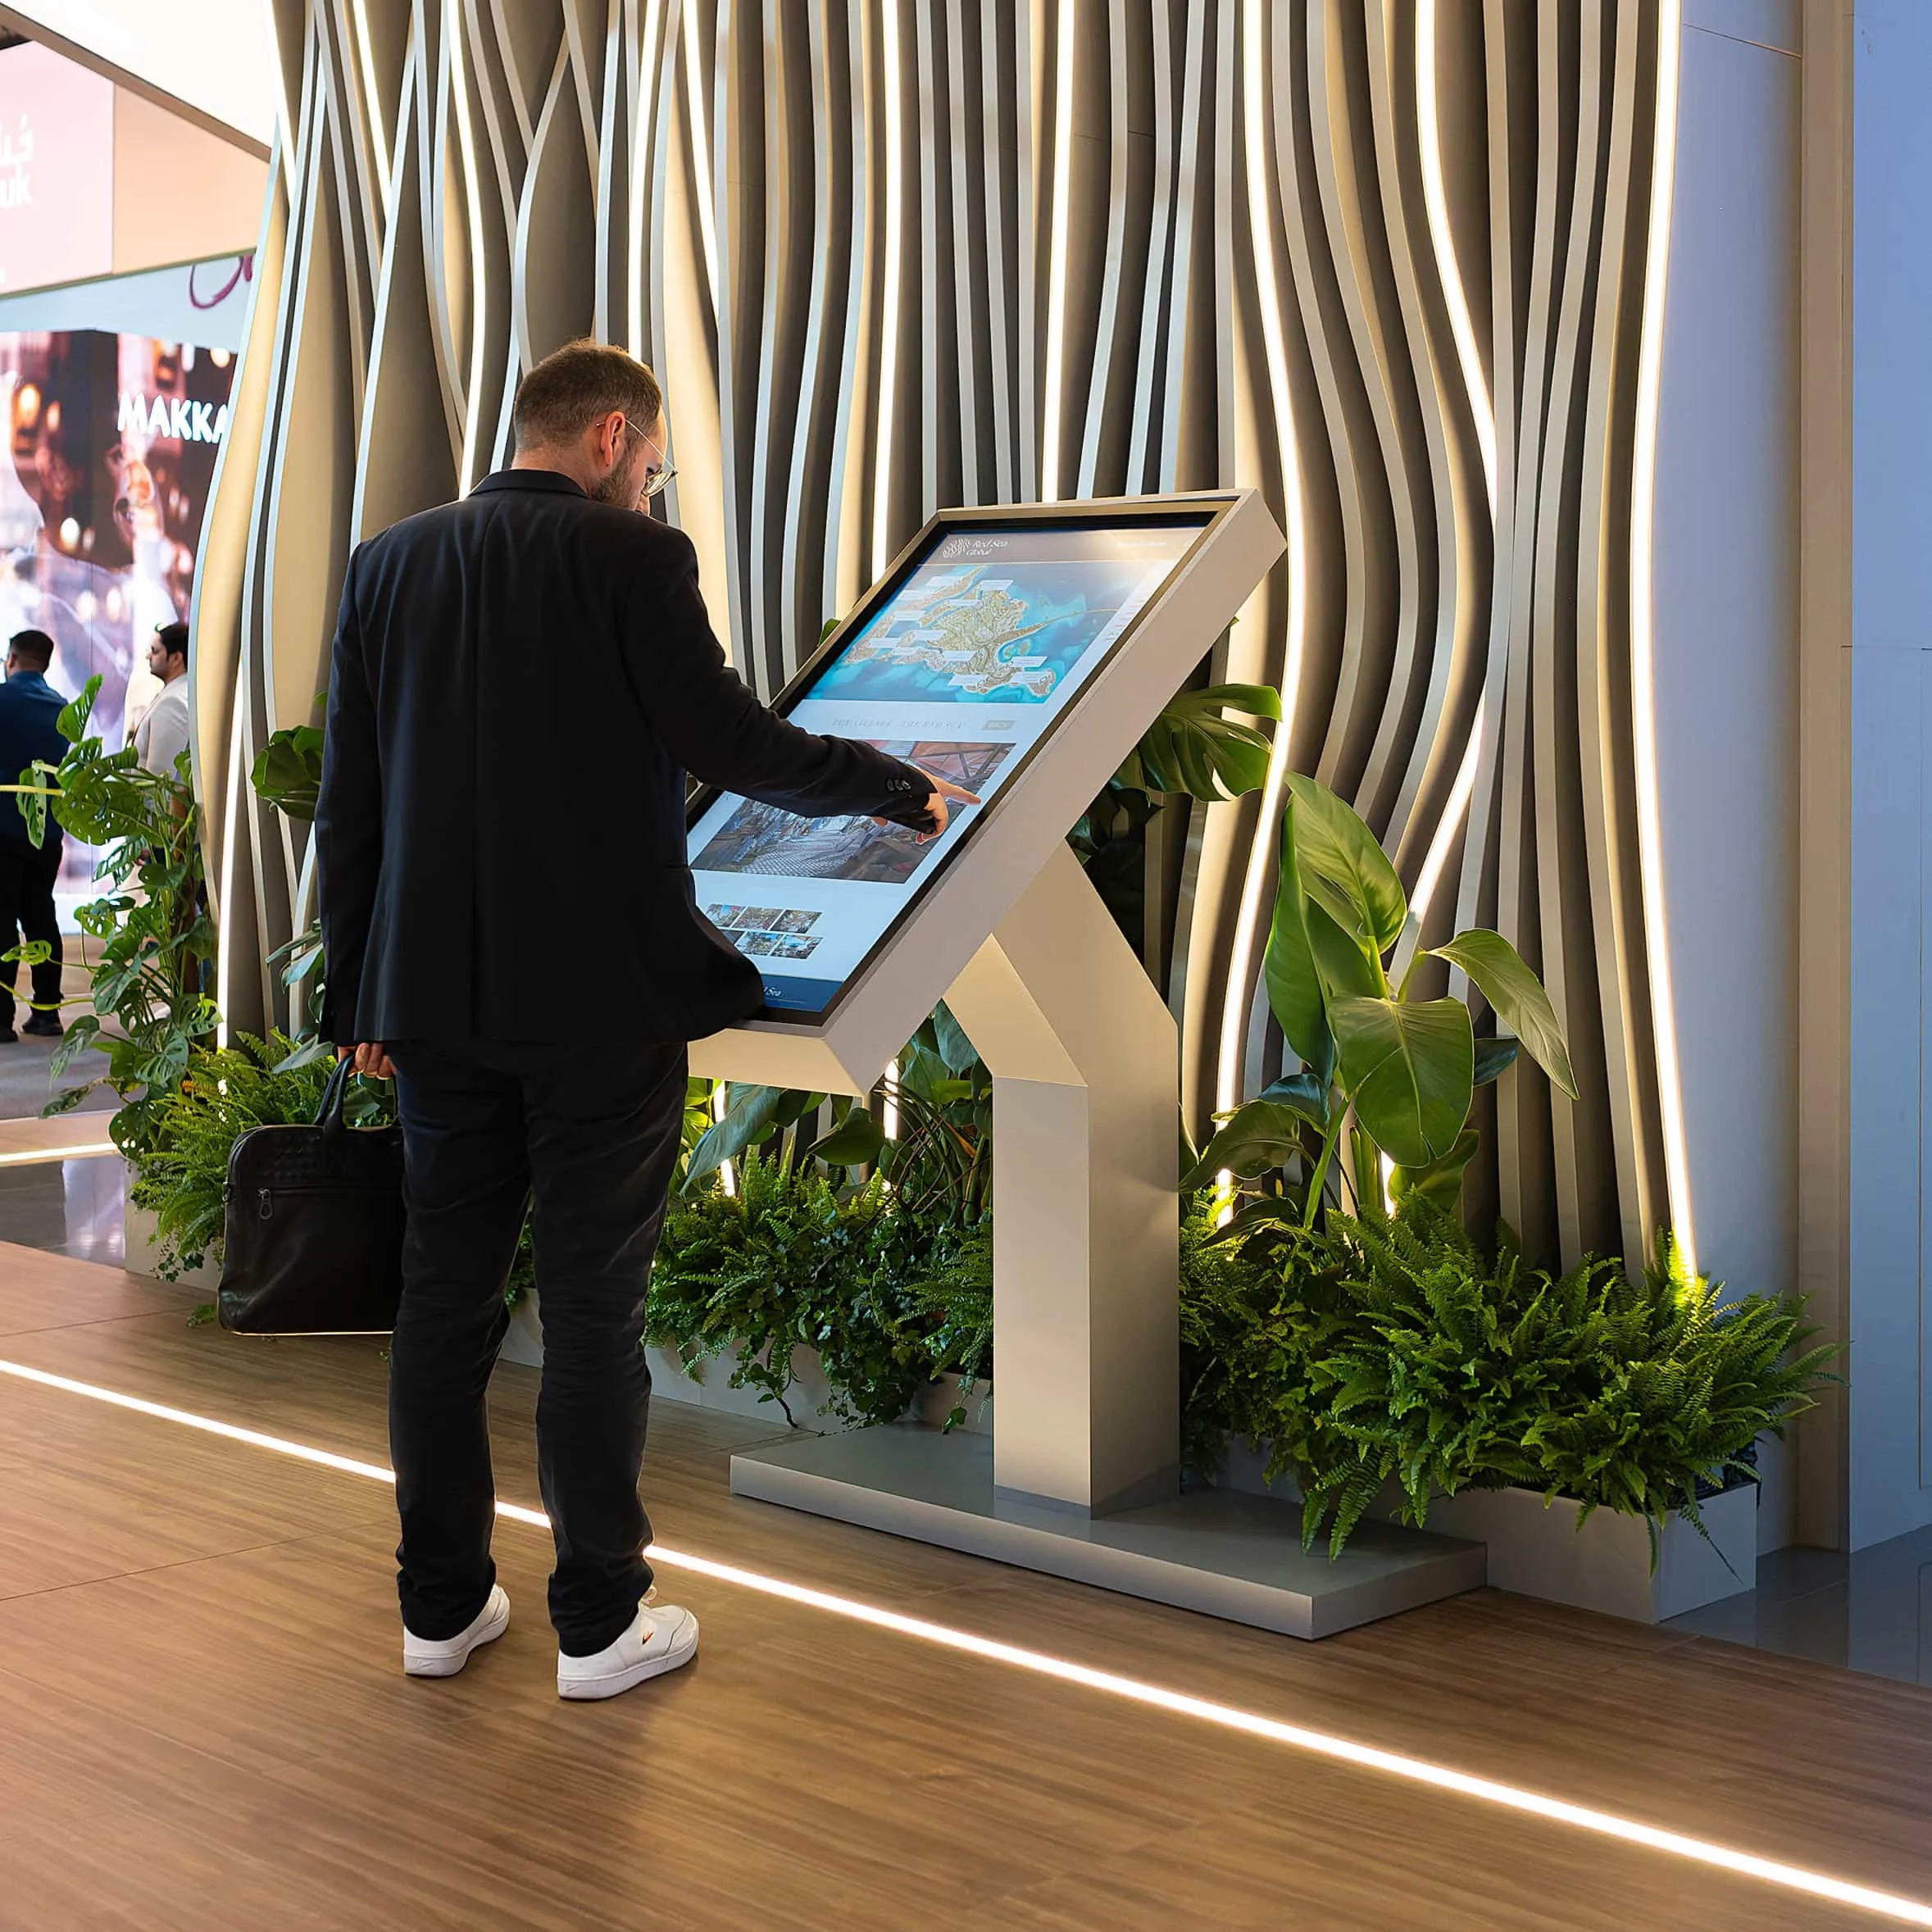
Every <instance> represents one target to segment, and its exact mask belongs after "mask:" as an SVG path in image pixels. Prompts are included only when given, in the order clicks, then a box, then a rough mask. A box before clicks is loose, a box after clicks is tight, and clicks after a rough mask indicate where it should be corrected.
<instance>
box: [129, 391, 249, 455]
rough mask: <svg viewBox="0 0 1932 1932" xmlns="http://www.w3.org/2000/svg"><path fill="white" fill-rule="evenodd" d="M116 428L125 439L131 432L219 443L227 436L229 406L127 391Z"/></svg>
mask: <svg viewBox="0 0 1932 1932" xmlns="http://www.w3.org/2000/svg"><path fill="white" fill-rule="evenodd" d="M116 430H117V433H118V434H120V435H123V436H125V435H126V434H129V432H130V430H131V431H132V432H133V433H134V434H135V435H137V436H149V437H161V436H172V437H173V438H174V439H175V441H176V442H178V443H219V442H220V440H221V439H222V438H223V437H224V436H225V435H226V434H228V405H227V404H226V403H225V402H222V403H212V402H191V401H190V400H189V398H187V397H185V396H143V395H140V394H139V393H134V392H132V391H130V390H125V389H124V390H123V391H122V392H121V395H120V414H119V416H118V419H117V421H116Z"/></svg>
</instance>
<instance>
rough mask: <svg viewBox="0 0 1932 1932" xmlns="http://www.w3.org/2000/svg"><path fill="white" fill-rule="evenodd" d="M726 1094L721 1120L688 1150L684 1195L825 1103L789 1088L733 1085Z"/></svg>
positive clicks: (819, 1094) (820, 1094) (811, 1094)
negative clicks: (729, 1163)
mask: <svg viewBox="0 0 1932 1932" xmlns="http://www.w3.org/2000/svg"><path fill="white" fill-rule="evenodd" d="M727 1093H728V1096H729V1098H728V1103H727V1105H726V1107H725V1117H724V1119H723V1120H721V1121H717V1122H716V1123H715V1124H714V1125H711V1127H710V1128H708V1129H707V1130H706V1132H705V1134H704V1138H703V1139H702V1140H700V1141H699V1142H698V1144H697V1146H696V1147H694V1148H692V1150H691V1159H690V1161H689V1165H688V1166H686V1168H685V1170H684V1188H685V1191H686V1192H687V1193H689V1192H690V1191H691V1190H693V1189H695V1188H696V1186H697V1184H698V1182H699V1181H701V1180H705V1179H706V1178H707V1176H708V1175H713V1174H716V1172H717V1171H718V1170H719V1168H721V1166H724V1164H725V1162H726V1161H730V1160H734V1159H735V1158H736V1157H738V1156H739V1155H740V1154H742V1153H743V1152H744V1151H745V1149H746V1148H748V1147H756V1146H757V1144H758V1143H759V1142H760V1141H761V1140H764V1139H766V1138H767V1137H768V1136H770V1135H771V1134H775V1133H776V1132H777V1131H778V1130H780V1128H783V1127H789V1125H791V1124H792V1122H793V1121H796V1120H799V1119H802V1117H803V1116H805V1115H807V1114H808V1113H810V1112H811V1111H812V1110H813V1109H814V1108H815V1107H817V1106H819V1105H820V1103H821V1102H822V1101H823V1100H824V1099H825V1095H824V1094H822V1093H802V1092H801V1091H799V1090H798V1089H796V1088H790V1087H754V1086H739V1085H736V1084H734V1085H733V1086H731V1087H730V1089H727Z"/></svg>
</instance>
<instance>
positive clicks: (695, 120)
mask: <svg viewBox="0 0 1932 1932" xmlns="http://www.w3.org/2000/svg"><path fill="white" fill-rule="evenodd" d="M683 18H684V98H685V102H686V103H687V105H688V107H689V111H690V116H691V164H692V166H691V171H692V173H693V174H694V175H696V176H697V177H698V239H699V240H700V241H702V243H703V244H704V279H705V280H706V281H707V283H708V284H710V287H711V313H712V315H713V316H716V315H718V314H719V313H721V311H720V309H719V307H718V302H719V295H718V223H717V216H716V214H715V213H714V212H713V211H712V208H711V197H712V195H713V194H714V193H716V183H715V182H713V181H712V180H711V143H710V141H709V140H708V139H707V137H706V135H705V131H704V76H703V75H702V73H701V72H700V71H699V70H698V20H697V16H696V15H695V13H694V12H693V10H692V9H691V8H690V7H685V8H684V10H683Z"/></svg>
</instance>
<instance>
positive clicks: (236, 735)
mask: <svg viewBox="0 0 1932 1932" xmlns="http://www.w3.org/2000/svg"><path fill="white" fill-rule="evenodd" d="M244 608H245V607H244ZM247 653H248V640H247V639H245V638H244V639H243V643H242V652H241V655H240V657H239V659H238V661H237V664H236V670H235V707H234V725H233V727H232V729H231V730H230V732H229V734H228V796H227V797H226V798H225V799H224V800H223V801H222V805H221V902H220V905H218V906H217V907H216V908H215V1006H216V1017H215V1044H216V1047H218V1048H226V1047H227V1045H228V1012H229V1006H230V1001H229V997H228V989H229V975H228V962H229V961H230V960H231V959H232V958H234V943H233V942H234V845H235V839H236V836H237V834H238V832H239V824H238V821H239V819H240V817H241V811H242V784H241V780H242V714H243V710H244V708H245V699H244V696H243V680H244V679H246V678H247V676H248V665H247V661H246V658H247Z"/></svg>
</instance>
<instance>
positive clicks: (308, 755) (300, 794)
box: [248, 725, 322, 821]
mask: <svg viewBox="0 0 1932 1932" xmlns="http://www.w3.org/2000/svg"><path fill="white" fill-rule="evenodd" d="M248 782H249V784H252V786H253V787H254V788H255V789H256V791H257V793H258V794H259V795H260V796H261V798H262V799H263V800H264V801H265V802H266V803H268V804H270V805H272V806H273V807H275V810H276V811H280V812H281V813H282V814H283V815H284V816H286V817H289V818H293V819H302V820H304V821H306V820H309V819H312V818H313V817H314V816H316V799H317V798H319V797H320V795H321V790H322V734H321V732H320V730H317V729H316V726H315V725H296V726H294V728H293V730H287V731H277V732H275V733H273V734H270V738H269V741H268V743H266V744H265V745H264V746H263V747H262V748H261V751H260V752H258V753H257V756H256V759H255V764H254V767H253V769H252V771H250V772H249V774H248Z"/></svg>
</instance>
